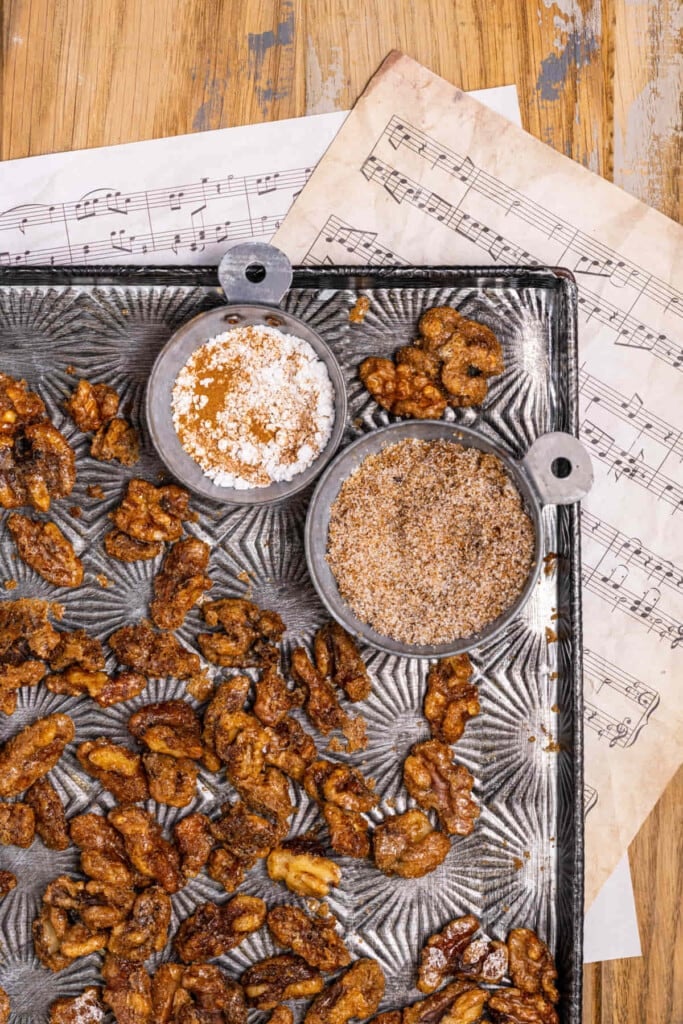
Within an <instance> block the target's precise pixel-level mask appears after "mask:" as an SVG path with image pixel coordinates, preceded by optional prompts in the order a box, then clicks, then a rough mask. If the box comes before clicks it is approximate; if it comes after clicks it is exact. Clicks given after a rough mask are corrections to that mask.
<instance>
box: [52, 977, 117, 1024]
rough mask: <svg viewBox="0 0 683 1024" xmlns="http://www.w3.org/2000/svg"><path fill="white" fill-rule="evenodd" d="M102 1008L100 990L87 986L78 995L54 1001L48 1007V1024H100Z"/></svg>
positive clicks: (102, 1016) (102, 1017) (102, 1018)
mask: <svg viewBox="0 0 683 1024" xmlns="http://www.w3.org/2000/svg"><path fill="white" fill-rule="evenodd" d="M103 1020H104V1007H103V1006H102V1003H101V1002H100V990H99V989H98V988H96V987H95V986H94V985H88V986H87V987H86V988H84V989H83V991H82V992H81V994H80V995H78V996H73V997H72V998H69V997H64V998H62V999H55V1001H54V1003H53V1004H52V1006H51V1007H50V1021H49V1024H101V1022H102V1021H103Z"/></svg>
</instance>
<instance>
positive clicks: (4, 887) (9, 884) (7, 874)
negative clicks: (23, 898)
mask: <svg viewBox="0 0 683 1024" xmlns="http://www.w3.org/2000/svg"><path fill="white" fill-rule="evenodd" d="M16 886H17V876H16V875H13V874H12V872H11V871H0V900H3V899H4V898H5V896H7V895H8V894H9V893H11V891H12V889H16Z"/></svg>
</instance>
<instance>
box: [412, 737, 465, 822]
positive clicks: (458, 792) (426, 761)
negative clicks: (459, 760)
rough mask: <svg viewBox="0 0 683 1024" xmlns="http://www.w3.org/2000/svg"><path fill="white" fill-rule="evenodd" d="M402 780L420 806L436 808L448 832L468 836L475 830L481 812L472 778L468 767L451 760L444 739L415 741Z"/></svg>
mask: <svg viewBox="0 0 683 1024" xmlns="http://www.w3.org/2000/svg"><path fill="white" fill-rule="evenodd" d="M403 781H404V784H405V787H406V789H407V790H408V792H409V793H410V795H411V796H412V797H413V799H414V800H415V801H416V802H417V803H418V804H419V805H420V807H422V808H424V809H425V810H427V811H428V810H435V811H436V813H437V814H438V816H439V821H440V822H441V824H442V826H443V828H444V829H445V830H446V832H448V833H450V835H458V836H468V835H469V834H470V832H472V831H473V830H474V826H475V822H476V820H477V818H478V817H479V814H480V811H479V805H478V804H477V803H476V802H475V801H474V800H473V799H472V796H471V793H472V786H473V784H474V779H473V777H472V774H471V772H469V771H468V770H467V768H465V767H464V766H463V765H460V764H454V763H453V761H452V760H451V750H450V747H447V746H446V744H445V743H441V741H440V740H427V741H426V742H425V743H416V744H415V745H414V747H413V748H412V750H411V752H410V754H409V756H408V757H407V758H406V759H405V763H404V765H403Z"/></svg>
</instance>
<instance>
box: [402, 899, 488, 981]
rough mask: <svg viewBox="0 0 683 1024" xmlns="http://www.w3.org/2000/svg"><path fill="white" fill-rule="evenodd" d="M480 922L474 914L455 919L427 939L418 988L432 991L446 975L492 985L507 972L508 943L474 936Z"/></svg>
mask: <svg viewBox="0 0 683 1024" xmlns="http://www.w3.org/2000/svg"><path fill="white" fill-rule="evenodd" d="M478 930H479V921H478V920H477V918H476V917H474V915H473V914H468V915H466V916H465V917H459V918H456V919H455V920H454V921H451V922H450V923H449V924H447V925H446V927H445V928H444V929H443V930H442V931H440V932H439V933H438V934H436V935H432V937H431V938H430V939H429V940H428V941H427V943H426V945H425V946H424V948H423V950H422V954H421V957H420V970H419V976H418V982H417V987H418V989H419V990H420V992H425V993H430V992H435V991H436V989H437V988H439V986H440V985H442V984H443V982H444V981H445V980H446V978H448V977H453V976H456V977H458V976H460V975H463V974H464V975H467V976H468V977H471V978H472V979H473V980H476V981H485V982H487V983H490V984H493V983H495V982H498V981H500V980H501V979H502V978H504V977H505V974H506V973H507V964H508V956H507V946H506V945H505V943H503V942H489V941H488V940H487V939H483V938H482V939H474V935H475V934H476V932H477V931H478Z"/></svg>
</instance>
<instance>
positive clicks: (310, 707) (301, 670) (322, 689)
mask: <svg viewBox="0 0 683 1024" xmlns="http://www.w3.org/2000/svg"><path fill="white" fill-rule="evenodd" d="M291 673H292V676H293V678H294V680H295V681H296V682H297V683H300V684H302V685H303V686H304V687H305V688H306V704H305V711H306V714H307V715H308V717H309V718H310V720H311V722H312V724H313V725H314V726H315V727H316V729H318V731H319V732H321V733H322V734H323V736H327V735H328V734H329V733H330V732H332V730H333V729H341V730H343V729H344V728H345V727H346V726H348V723H349V720H350V719H349V716H348V715H347V713H346V712H345V711H344V709H343V708H342V707H341V705H340V703H339V701H338V700H337V695H336V693H335V691H334V687H333V686H332V684H331V683H329V682H328V681H327V679H323V677H322V676H321V674H320V672H318V670H317V668H316V667H315V665H314V664H313V662H312V661H311V659H310V658H309V657H308V655H307V654H306V651H305V650H304V649H303V647H297V648H296V649H295V650H294V651H292V663H291Z"/></svg>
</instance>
